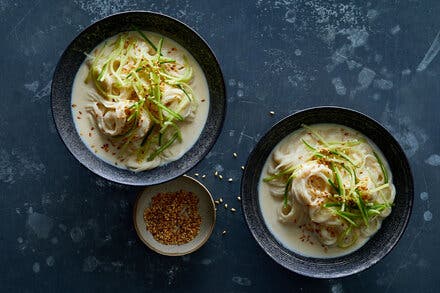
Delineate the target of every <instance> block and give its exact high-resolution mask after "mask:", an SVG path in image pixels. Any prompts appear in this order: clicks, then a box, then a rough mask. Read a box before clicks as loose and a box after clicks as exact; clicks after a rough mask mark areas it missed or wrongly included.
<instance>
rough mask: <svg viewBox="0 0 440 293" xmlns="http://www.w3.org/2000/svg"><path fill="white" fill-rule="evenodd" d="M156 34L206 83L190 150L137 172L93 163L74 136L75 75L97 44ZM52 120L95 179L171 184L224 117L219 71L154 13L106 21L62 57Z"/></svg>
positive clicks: (178, 28) (192, 36)
mask: <svg viewBox="0 0 440 293" xmlns="http://www.w3.org/2000/svg"><path fill="white" fill-rule="evenodd" d="M134 27H136V28H139V29H141V30H146V31H152V32H156V33H159V34H162V35H164V36H166V37H168V38H170V39H172V40H174V41H176V42H177V43H179V44H180V45H182V46H183V47H184V48H185V49H187V50H188V51H189V52H190V53H191V54H192V55H193V56H194V58H195V59H196V60H197V62H198V63H199V64H200V67H201V68H202V70H203V72H204V74H205V76H206V80H207V82H208V88H209V96H210V108H209V113H208V119H207V121H206V124H205V126H204V128H203V131H202V133H201V134H200V137H199V139H198V140H197V142H196V143H195V144H194V146H193V147H192V148H191V149H190V150H189V151H188V152H186V153H185V154H184V155H183V156H182V157H181V158H180V159H178V160H176V161H173V162H170V163H168V164H166V165H163V166H160V167H157V168H155V169H152V170H148V171H143V172H138V173H135V172H132V171H129V170H125V169H120V168H117V167H115V166H113V165H110V164H108V163H106V162H104V161H102V160H101V159H99V158H98V157H96V156H95V155H94V154H93V153H92V152H91V151H90V150H89V149H88V148H87V147H86V145H85V144H84V143H83V141H82V140H81V138H80V136H79V135H78V133H77V131H76V128H75V125H74V121H73V117H72V113H71V92H72V85H73V81H74V79H75V75H76V72H77V71H78V69H79V67H80V66H81V64H82V63H83V61H84V59H85V57H86V56H85V54H84V52H90V51H91V50H93V49H94V48H95V47H96V46H97V45H98V44H100V43H101V42H102V41H104V40H105V39H107V38H110V37H112V36H114V35H116V34H118V33H120V32H124V31H131V30H133V28H134ZM51 103H52V114H53V117H54V120H55V125H56V127H57V130H58V133H59V134H60V136H61V139H62V140H63V142H64V144H65V145H66V146H67V148H68V149H69V151H70V152H71V153H72V155H73V156H74V157H75V158H76V159H77V160H78V161H79V162H80V163H81V164H83V165H84V166H85V167H87V168H88V169H89V170H91V171H92V172H94V173H96V174H98V175H99V176H101V177H103V178H105V179H108V180H111V181H114V182H118V183H122V184H128V185H144V186H145V185H154V184H159V183H162V182H165V181H169V180H171V179H173V178H176V177H178V176H180V175H182V174H184V173H186V172H187V171H188V170H190V169H191V168H192V167H194V166H195V165H196V164H197V163H198V162H199V161H200V160H202V159H203V158H204V157H205V156H206V154H208V152H209V150H210V149H211V148H212V146H213V145H214V143H215V141H216V140H217V138H218V136H219V134H220V132H221V129H222V126H223V121H224V117H225V112H226V91H225V83H224V79H223V75H222V72H221V69H220V65H219V63H218V61H217V59H216V57H215V55H214V53H213V52H212V50H211V49H210V48H209V46H208V44H207V43H206V42H205V41H204V40H203V39H202V37H200V36H199V35H198V34H197V33H196V32H195V31H194V30H192V29H191V28H190V27H188V26H187V25H185V24H184V23H182V22H180V21H178V20H176V19H174V18H171V17H169V16H166V15H162V14H159V13H153V12H147V11H130V12H123V13H119V14H115V15H112V16H109V17H106V18H104V19H102V20H99V21H98V22H95V23H94V24H92V25H90V26H89V27H88V28H86V29H85V30H84V31H83V32H81V33H80V34H79V35H78V36H77V37H76V38H75V39H74V40H73V41H72V43H71V44H70V45H69V46H68V47H67V49H66V50H65V51H64V53H63V55H62V56H61V59H60V61H59V63H58V65H57V67H56V69H55V73H54V76H53V80H52V93H51Z"/></svg>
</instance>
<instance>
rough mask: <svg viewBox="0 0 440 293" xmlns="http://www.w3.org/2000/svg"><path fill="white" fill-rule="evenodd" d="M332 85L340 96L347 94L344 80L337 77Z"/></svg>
mask: <svg viewBox="0 0 440 293" xmlns="http://www.w3.org/2000/svg"><path fill="white" fill-rule="evenodd" d="M332 84H333V86H334V87H335V90H336V93H337V94H338V95H340V96H344V95H346V94H347V88H346V87H345V86H344V83H343V82H342V79H341V78H340V77H335V78H333V79H332Z"/></svg>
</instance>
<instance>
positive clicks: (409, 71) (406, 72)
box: [402, 68, 411, 75]
mask: <svg viewBox="0 0 440 293" xmlns="http://www.w3.org/2000/svg"><path fill="white" fill-rule="evenodd" d="M410 74H411V69H409V68H407V69H404V70H402V75H410Z"/></svg>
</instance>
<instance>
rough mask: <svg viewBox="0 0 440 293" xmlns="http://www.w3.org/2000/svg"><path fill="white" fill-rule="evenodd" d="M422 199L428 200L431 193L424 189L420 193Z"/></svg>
mask: <svg viewBox="0 0 440 293" xmlns="http://www.w3.org/2000/svg"><path fill="white" fill-rule="evenodd" d="M420 199H421V200H428V199H429V194H428V193H427V192H426V191H423V192H421V193H420Z"/></svg>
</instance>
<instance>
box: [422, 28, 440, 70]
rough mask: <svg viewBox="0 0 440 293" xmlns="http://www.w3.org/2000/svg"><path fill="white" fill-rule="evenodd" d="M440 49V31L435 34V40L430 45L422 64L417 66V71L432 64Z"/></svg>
mask: <svg viewBox="0 0 440 293" xmlns="http://www.w3.org/2000/svg"><path fill="white" fill-rule="evenodd" d="M439 51H440V31H439V32H438V33H437V35H436V36H435V38H434V40H433V41H432V43H431V47H429V49H428V51H427V52H426V54H425V57H423V59H422V61H421V62H420V64H419V65H418V66H417V71H419V72H420V71H423V70H425V69H426V68H428V65H429V64H431V62H432V60H434V58H435V56H437V54H438V52H439Z"/></svg>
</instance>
